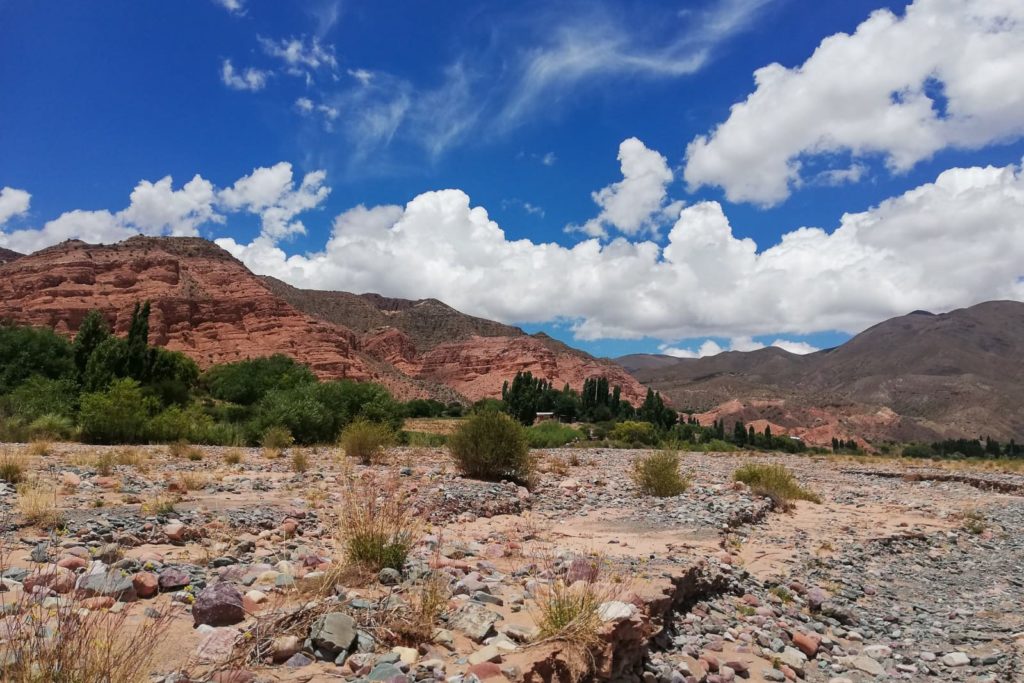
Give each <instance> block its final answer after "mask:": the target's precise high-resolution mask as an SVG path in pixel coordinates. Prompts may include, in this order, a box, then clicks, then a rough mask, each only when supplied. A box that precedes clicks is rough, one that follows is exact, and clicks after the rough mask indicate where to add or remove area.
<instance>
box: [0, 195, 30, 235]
mask: <svg viewBox="0 0 1024 683" xmlns="http://www.w3.org/2000/svg"><path fill="white" fill-rule="evenodd" d="M31 202H32V195H30V194H29V193H28V192H26V191H25V190H19V189H16V188H13V187H4V188H2V189H0V226H2V225H3V224H4V223H6V222H7V221H9V220H10V219H11V218H13V217H15V216H20V215H22V214H24V213H27V212H28V207H29V204H31Z"/></svg>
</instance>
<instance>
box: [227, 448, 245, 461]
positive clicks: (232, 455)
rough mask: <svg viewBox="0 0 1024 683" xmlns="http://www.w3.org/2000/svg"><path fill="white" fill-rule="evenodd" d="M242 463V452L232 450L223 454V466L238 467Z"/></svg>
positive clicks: (236, 449)
mask: <svg viewBox="0 0 1024 683" xmlns="http://www.w3.org/2000/svg"><path fill="white" fill-rule="evenodd" d="M241 462H242V451H241V450H240V449H238V448H232V449H231V450H229V451H228V452H227V453H225V454H224V464H225V465H238V464H239V463H241Z"/></svg>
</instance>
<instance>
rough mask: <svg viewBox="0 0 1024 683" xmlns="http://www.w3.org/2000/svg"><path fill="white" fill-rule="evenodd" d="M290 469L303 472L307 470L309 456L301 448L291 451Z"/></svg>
mask: <svg viewBox="0 0 1024 683" xmlns="http://www.w3.org/2000/svg"><path fill="white" fill-rule="evenodd" d="M292 471H293V472H296V473H298V474H303V473H305V472H307V471H309V456H308V455H306V452H305V451H303V450H302V449H298V448H297V449H295V452H294V453H292Z"/></svg>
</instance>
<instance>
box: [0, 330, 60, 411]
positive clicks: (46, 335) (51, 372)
mask: <svg viewBox="0 0 1024 683" xmlns="http://www.w3.org/2000/svg"><path fill="white" fill-rule="evenodd" d="M33 375H39V376H40V377H47V378H49V379H61V378H72V377H74V376H75V361H74V356H73V354H72V353H71V343H70V342H69V341H68V340H67V339H66V338H64V337H62V336H60V335H59V334H57V333H56V332H54V331H53V330H51V329H49V328H44V327H26V326H23V325H7V324H0V394H6V393H8V392H10V391H11V390H12V389H14V387H16V386H18V385H19V384H21V383H22V382H24V381H25V380H27V379H28V378H29V377H31V376H33Z"/></svg>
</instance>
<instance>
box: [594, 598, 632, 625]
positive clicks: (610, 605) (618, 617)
mask: <svg viewBox="0 0 1024 683" xmlns="http://www.w3.org/2000/svg"><path fill="white" fill-rule="evenodd" d="M597 614H598V616H600V617H601V621H605V622H608V621H612V622H619V621H625V620H626V619H631V618H632V617H633V615H634V614H636V605H631V604H629V603H628V602H621V601H619V600H611V601H609V602H602V603H601V606H600V607H598V608H597Z"/></svg>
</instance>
